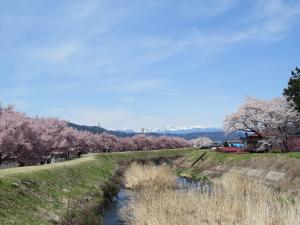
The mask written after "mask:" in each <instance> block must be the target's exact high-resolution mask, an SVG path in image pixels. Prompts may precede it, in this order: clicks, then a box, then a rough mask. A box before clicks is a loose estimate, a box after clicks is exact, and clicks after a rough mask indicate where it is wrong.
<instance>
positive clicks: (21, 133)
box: [0, 106, 40, 164]
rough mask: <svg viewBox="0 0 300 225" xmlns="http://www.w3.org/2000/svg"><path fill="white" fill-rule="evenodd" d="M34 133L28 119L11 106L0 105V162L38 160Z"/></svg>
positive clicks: (23, 162) (22, 162) (21, 162)
mask: <svg viewBox="0 0 300 225" xmlns="http://www.w3.org/2000/svg"><path fill="white" fill-rule="evenodd" d="M35 137H36V135H35V133H34V131H33V130H32V129H31V127H30V119H29V118H27V117H26V116H25V115H24V114H23V113H19V112H16V111H15V110H14V108H13V107H12V106H8V107H6V108H3V107H2V106H0V164H2V163H3V162H10V161H14V162H19V163H20V164H25V163H27V162H28V161H29V160H28V159H29V158H30V159H31V161H38V159H39V158H40V154H39V153H40V151H39V149H38V146H39V144H38V142H37V140H36V138H35Z"/></svg>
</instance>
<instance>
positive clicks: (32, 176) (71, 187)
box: [0, 150, 194, 225]
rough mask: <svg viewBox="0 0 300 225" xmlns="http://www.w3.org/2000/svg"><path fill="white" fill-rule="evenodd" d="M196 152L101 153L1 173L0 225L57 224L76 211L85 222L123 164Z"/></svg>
mask: <svg viewBox="0 0 300 225" xmlns="http://www.w3.org/2000/svg"><path fill="white" fill-rule="evenodd" d="M193 151H194V150H161V151H149V152H123V153H99V154H91V155H85V156H83V157H82V158H81V159H76V160H72V161H67V162H63V163H56V164H50V165H42V166H31V167H22V168H12V169H4V170H0V224H1V225H2V224H3V225H4V224H22V225H25V224H26V225H27V224H30V225H31V224H33V225H35V224H36V225H42V224H55V223H56V224H58V223H59V222H60V221H62V220H63V218H66V217H67V218H70V217H72V218H74V217H76V213H75V214H74V211H75V212H78V213H83V214H82V215H77V216H79V217H81V218H82V219H84V218H83V217H84V214H85V212H87V211H86V210H85V209H88V211H89V213H90V211H91V210H94V209H96V208H97V206H99V205H101V204H102V203H103V202H104V200H105V194H106V193H105V191H107V190H106V189H107V184H108V181H109V180H110V179H111V178H112V177H113V175H114V174H115V171H116V170H117V169H118V167H119V165H120V164H121V162H124V161H127V162H128V161H130V160H133V159H144V158H155V157H174V156H176V155H187V154H191V153H192V152H193ZM108 191H109V190H108ZM93 216H99V213H97V214H96V215H87V217H89V219H90V220H92V219H94V218H91V217H93ZM96 219H99V218H96ZM75 221H76V218H75ZM84 223H86V224H87V223H88V220H86V221H85V222H84ZM65 224H68V223H65Z"/></svg>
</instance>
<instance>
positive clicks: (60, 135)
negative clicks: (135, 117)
mask: <svg viewBox="0 0 300 225" xmlns="http://www.w3.org/2000/svg"><path fill="white" fill-rule="evenodd" d="M189 146H190V142H188V141H186V140H185V139H182V138H178V137H166V136H162V137H153V136H146V135H136V136H133V137H127V138H118V137H116V136H114V135H111V134H107V133H102V134H94V133H91V132H88V131H79V130H76V129H74V128H72V127H70V126H68V123H67V122H65V121H62V120H58V119H55V118H31V117H28V116H27V115H25V114H24V113H21V112H18V111H16V110H15V109H14V107H13V106H7V107H3V106H2V105H0V165H1V164H3V163H10V162H14V163H18V164H19V165H34V164H39V163H41V162H42V161H43V159H45V157H49V156H51V155H54V154H60V155H65V157H66V158H68V157H69V156H70V155H80V154H82V153H88V152H112V151H146V150H154V149H167V148H169V149H171V148H184V147H189Z"/></svg>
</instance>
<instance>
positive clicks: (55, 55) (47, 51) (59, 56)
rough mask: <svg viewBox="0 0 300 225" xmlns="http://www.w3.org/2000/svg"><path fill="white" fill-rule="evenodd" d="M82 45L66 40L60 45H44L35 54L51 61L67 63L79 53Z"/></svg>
mask: <svg viewBox="0 0 300 225" xmlns="http://www.w3.org/2000/svg"><path fill="white" fill-rule="evenodd" d="M79 50H80V45H79V44H78V43H75V42H66V43H63V44H61V45H58V46H53V47H42V48H39V49H37V50H36V51H35V52H34V53H33V55H34V56H35V57H36V58H37V59H39V60H42V61H46V62H50V63H65V62H67V61H69V60H70V59H71V58H72V57H73V56H74V55H76V54H78V52H79Z"/></svg>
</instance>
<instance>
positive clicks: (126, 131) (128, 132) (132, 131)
mask: <svg viewBox="0 0 300 225" xmlns="http://www.w3.org/2000/svg"><path fill="white" fill-rule="evenodd" d="M116 131H117V132H123V133H126V134H134V133H136V131H134V130H131V129H122V130H116Z"/></svg>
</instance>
